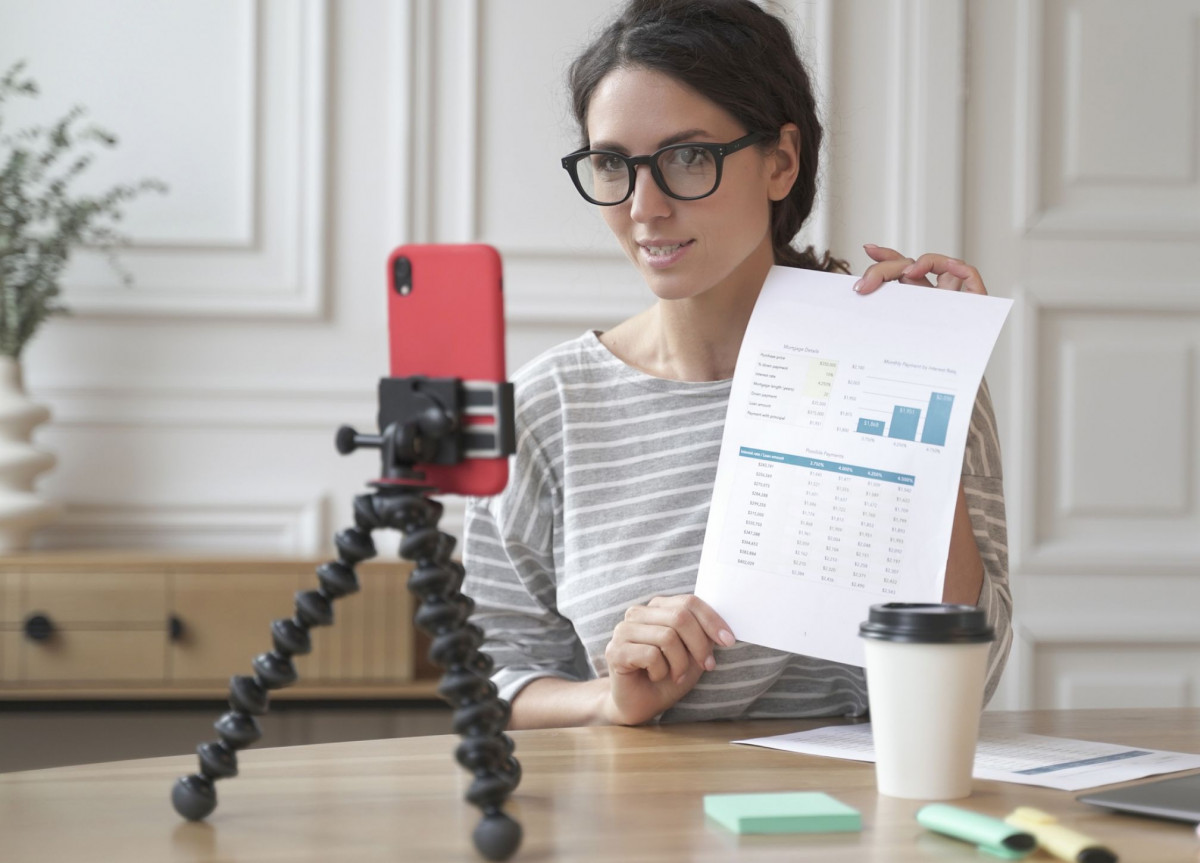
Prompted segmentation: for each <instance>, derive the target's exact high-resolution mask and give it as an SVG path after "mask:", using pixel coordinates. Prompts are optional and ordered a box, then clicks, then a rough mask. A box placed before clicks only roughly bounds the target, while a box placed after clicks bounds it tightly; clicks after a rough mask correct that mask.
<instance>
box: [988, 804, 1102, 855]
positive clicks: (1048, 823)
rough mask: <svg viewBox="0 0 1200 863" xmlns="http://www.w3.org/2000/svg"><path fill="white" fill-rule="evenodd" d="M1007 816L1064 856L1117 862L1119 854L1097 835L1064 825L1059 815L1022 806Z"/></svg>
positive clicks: (1013, 822) (1050, 850) (1052, 851)
mask: <svg viewBox="0 0 1200 863" xmlns="http://www.w3.org/2000/svg"><path fill="white" fill-rule="evenodd" d="M1004 820H1005V821H1006V822H1008V823H1009V824H1011V825H1012V826H1013V827H1019V828H1020V829H1022V830H1024V831H1025V832H1026V833H1032V834H1033V835H1034V837H1035V838H1036V839H1037V843H1038V846H1039V847H1040V848H1042V849H1043V850H1045V851H1046V852H1048V853H1050V854H1053V855H1054V856H1055V857H1058V858H1059V859H1060V860H1072V861H1075V863H1117V855H1116V854H1114V853H1113V852H1112V851H1109V850H1108V849H1107V848H1105V847H1104V846H1103V845H1101V844H1100V843H1099V842H1097V841H1096V840H1095V839H1091V838H1089V837H1087V836H1084V835H1083V834H1082V833H1076V832H1075V831H1074V830H1071V829H1069V828H1067V827H1063V826H1062V825H1061V824H1059V823H1058V819H1057V818H1055V817H1054V816H1053V815H1050V814H1048V813H1046V812H1043V811H1042V810H1040V809H1034V808H1033V807H1032V806H1019V807H1017V808H1016V809H1014V810H1013V812H1012V814H1011V815H1009V816H1008V817H1007V818H1005V819H1004Z"/></svg>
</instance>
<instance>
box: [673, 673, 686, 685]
mask: <svg viewBox="0 0 1200 863" xmlns="http://www.w3.org/2000/svg"><path fill="white" fill-rule="evenodd" d="M685 677H687V675H686V674H681V675H679V676H678V677H676V678H675V685H676V686H678V685H679V684H681V683H683V679H684V678H685Z"/></svg>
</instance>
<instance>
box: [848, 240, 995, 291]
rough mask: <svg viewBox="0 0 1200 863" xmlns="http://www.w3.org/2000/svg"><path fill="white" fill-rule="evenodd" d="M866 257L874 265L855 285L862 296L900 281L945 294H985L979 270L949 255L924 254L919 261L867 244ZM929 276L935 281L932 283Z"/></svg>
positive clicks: (985, 289)
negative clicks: (886, 284)
mask: <svg viewBox="0 0 1200 863" xmlns="http://www.w3.org/2000/svg"><path fill="white" fill-rule="evenodd" d="M863 249H864V250H866V253H867V254H868V255H869V256H870V257H871V260H873V261H875V263H874V264H872V265H871V266H869V267H867V271H866V272H865V273H863V276H862V278H861V279H859V280H858V281H857V282H856V283H855V285H854V290H855V291H857V292H858V293H860V294H869V293H871V292H872V291H876V290H878V289H879V288H880V287H881V286H882V285H883V283H884V282H893V281H899V282H900V283H901V284H905V285H923V286H925V287H927V288H941V289H942V290H944V291H962V292H963V293H966V294H986V293H987V288H985V287H984V286H983V278H982V277H981V276H980V275H979V270H977V269H975V268H974V267H972V266H970V265H969V264H964V263H963V262H962V261H960V260H958V259H957V258H951V257H949V256H948V255H938V254H933V253H929V254H925V255H921V257H919V258H917V259H916V260H914V259H912V258H906V257H905V256H904V255H902V254H900V253H899V252H897V251H896V250H895V249H887V248H884V247H883V246H876V245H874V244H872V243H867V244H866V245H865V246H863ZM930 276H933V277H935V278H936V281H931V280H930V278H929V277H930Z"/></svg>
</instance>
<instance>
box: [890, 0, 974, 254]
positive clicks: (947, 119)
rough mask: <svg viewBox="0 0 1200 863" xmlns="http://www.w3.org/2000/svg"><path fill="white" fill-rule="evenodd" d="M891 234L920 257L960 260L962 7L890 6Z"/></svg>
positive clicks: (907, 0) (914, 1) (921, 2)
mask: <svg viewBox="0 0 1200 863" xmlns="http://www.w3.org/2000/svg"><path fill="white" fill-rule="evenodd" d="M888 16H889V19H890V22H891V30H892V31H893V32H894V33H895V34H896V35H895V37H894V38H893V39H892V40H891V53H890V55H889V57H888V64H889V67H890V74H889V80H890V82H891V92H890V94H889V99H888V105H889V111H888V121H887V128H888V129H889V130H893V131H894V132H895V141H896V143H895V146H894V147H892V148H891V149H890V150H889V151H888V192H887V201H888V234H889V235H890V236H892V237H895V238H896V240H895V242H896V243H897V248H899V249H901V250H907V251H906V253H907V254H911V255H918V254H923V253H924V252H927V251H931V250H935V249H936V250H937V251H939V252H945V253H949V254H952V255H961V254H962V247H963V236H962V216H963V206H964V204H963V201H964V189H965V174H964V171H965V165H964V149H965V147H964V144H965V140H966V87H965V81H966V77H965V76H966V38H967V29H966V28H967V17H966V16H967V13H966V3H965V0H953V2H950V3H946V2H932V0H891V2H890V3H889V4H888Z"/></svg>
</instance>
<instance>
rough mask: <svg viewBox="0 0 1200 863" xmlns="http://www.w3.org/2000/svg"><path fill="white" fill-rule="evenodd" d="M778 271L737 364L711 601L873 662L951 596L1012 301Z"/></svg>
mask: <svg viewBox="0 0 1200 863" xmlns="http://www.w3.org/2000/svg"><path fill="white" fill-rule="evenodd" d="M854 281H855V279H854V278H853V277H851V276H843V275H837V274H832V273H818V272H813V271H811V270H799V269H792V268H788V267H775V268H773V269H772V270H771V272H770V274H769V275H768V276H767V280H766V282H765V283H764V285H763V289H762V293H761V294H760V295H759V298H758V302H757V304H756V305H755V308H754V313H753V315H752V316H751V318H750V323H749V326H748V327H747V329H746V335H745V337H744V339H743V341H742V347H741V352H740V354H739V355H738V363H737V369H736V371H735V373H734V378H733V386H732V390H731V393H730V398H729V410H728V413H727V415H726V420H725V432H724V438H723V440H722V444H721V453H720V458H719V461H718V465H717V476H716V482H715V485H714V488H713V500H712V507H711V509H710V510H709V517H708V528H707V533H706V535H705V538H704V549H703V552H702V554H701V560H700V570H699V575H698V577H697V583H696V595H697V596H699V597H700V598H701V599H703V600H705V601H706V602H708V603H709V604H710V605H711V606H712V607H713V608H714V609H716V610H717V612H718V613H720V614H721V615H722V616H723V617H724V618H725V620H726V621H727V622H728V623H729V625H730V626H731V628H732V629H733V633H734V635H736V636H737V637H738V638H739V639H741V640H743V641H750V642H754V643H756V644H762V645H766V646H767V647H774V648H777V649H780V650H787V651H790V652H792V653H801V654H806V655H808V656H815V657H819V658H822V659H831V660H836V661H839V662H847V663H851V664H854V665H862V664H863V660H862V645H861V644H860V639H859V638H858V625H859V623H861V622H862V621H863V620H865V619H866V617H867V612H868V609H869V607H870V606H871V605H873V604H875V603H880V602H938V601H940V600H941V596H942V582H943V580H944V578H945V567H946V555H947V552H948V549H949V547H950V531H951V527H952V525H953V520H954V508H955V504H956V503H957V500H958V497H957V495H958V485H959V477H960V475H961V472H962V461H963V450H964V448H965V446H966V439H967V429H968V426H969V423H970V419H971V412H972V407H973V405H974V403H975V394H976V391H977V390H978V388H979V383H980V380H981V379H982V377H983V371H984V367H985V366H986V365H987V361H988V357H989V356H990V354H991V351H992V347H993V346H994V345H995V342H996V338H997V336H998V335H999V333H1000V328H1001V326H1003V324H1004V319H1005V317H1006V316H1007V315H1008V311H1009V309H1010V307H1011V306H1012V301H1011V300H1008V299H1002V298H998V297H983V296H978V295H973V294H963V293H958V292H953V291H939V290H933V289H931V288H923V287H916V286H911V285H901V284H894V283H889V284H886V285H884V286H883V288H881V289H880V290H879V291H877V292H875V293H873V294H869V295H867V296H860V295H858V294H856V293H854V291H853V290H852V288H851V286H852V285H853V284H854Z"/></svg>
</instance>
